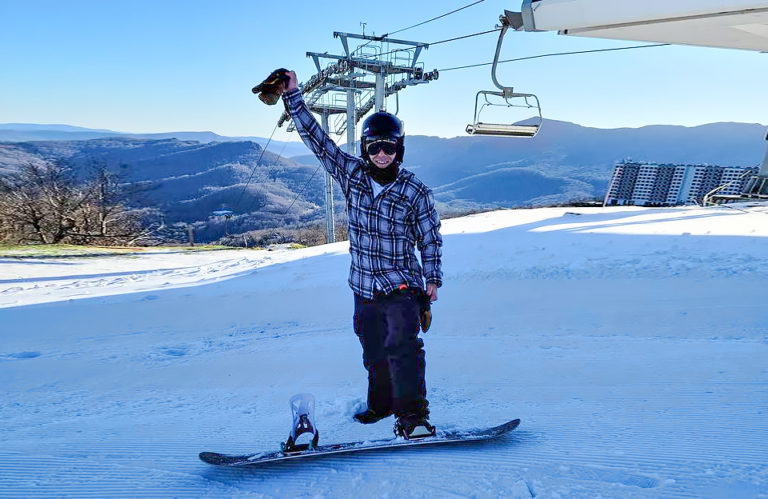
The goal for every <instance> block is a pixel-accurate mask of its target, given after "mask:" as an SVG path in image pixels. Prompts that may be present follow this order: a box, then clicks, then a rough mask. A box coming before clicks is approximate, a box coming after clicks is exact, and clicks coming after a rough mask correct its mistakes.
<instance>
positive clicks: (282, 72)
mask: <svg viewBox="0 0 768 499" xmlns="http://www.w3.org/2000/svg"><path fill="white" fill-rule="evenodd" d="M288 80H289V78H288V70H287V69H285V68H280V69H276V70H274V71H272V72H271V73H270V74H269V76H267V78H266V79H265V80H264V81H262V82H261V83H259V84H258V85H256V86H255V87H253V90H252V92H253V93H254V94H258V96H259V99H260V100H261V102H263V103H264V104H268V105H270V106H273V105H275V104H277V101H278V100H279V99H280V96H281V95H282V93H283V90H284V89H285V86H284V85H285V84H286V83H288Z"/></svg>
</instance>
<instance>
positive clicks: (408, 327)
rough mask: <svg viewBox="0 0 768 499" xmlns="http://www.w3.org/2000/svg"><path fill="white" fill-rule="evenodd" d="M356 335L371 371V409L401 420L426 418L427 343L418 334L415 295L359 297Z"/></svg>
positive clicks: (369, 380) (356, 312)
mask: <svg viewBox="0 0 768 499" xmlns="http://www.w3.org/2000/svg"><path fill="white" fill-rule="evenodd" d="M354 324H355V334H357V337H358V338H359V340H360V344H361V345H362V346H363V365H364V366H365V369H366V370H367V371H368V408H369V409H373V410H374V411H376V412H378V413H380V414H383V413H387V412H389V411H392V412H394V413H395V415H396V416H405V415H419V416H427V415H428V414H429V410H428V409H427V406H428V405H429V402H427V398H426V397H427V389H426V384H425V382H424V368H425V365H426V364H425V360H424V342H423V341H422V339H421V338H419V337H418V334H419V303H418V300H417V298H416V296H415V295H414V293H413V292H412V291H411V290H404V291H395V292H394V293H391V294H388V295H384V294H377V295H376V296H375V297H374V299H373V300H366V299H364V298H362V297H361V296H358V295H355V317H354Z"/></svg>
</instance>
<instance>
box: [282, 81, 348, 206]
mask: <svg viewBox="0 0 768 499" xmlns="http://www.w3.org/2000/svg"><path fill="white" fill-rule="evenodd" d="M283 102H285V107H286V109H287V110H288V113H289V114H290V115H291V118H293V123H294V125H295V126H296V131H298V132H299V136H301V140H302V141H303V142H304V144H306V146H307V147H309V149H310V150H311V151H312V152H313V153H314V154H315V156H317V159H318V160H319V161H320V163H321V164H322V165H323V167H324V168H325V169H326V170H327V171H328V173H330V174H331V176H332V177H333V178H334V179H335V180H336V181H337V182H339V184H340V185H341V188H342V191H344V192H346V191H347V180H348V178H349V175H350V174H351V173H352V170H354V168H355V167H356V166H357V165H358V164H359V163H360V159H359V158H357V157H355V156H352V155H351V154H347V153H346V152H344V151H342V150H341V148H339V146H337V145H336V143H335V142H334V141H333V139H331V138H330V137H329V136H328V134H327V133H325V131H324V130H323V128H322V127H321V126H320V124H319V123H318V122H317V120H316V119H315V117H314V116H312V112H311V111H310V110H309V108H308V107H307V104H306V103H305V102H304V99H303V98H302V96H301V91H300V90H299V89H294V90H291V91H290V92H286V93H285V94H283Z"/></svg>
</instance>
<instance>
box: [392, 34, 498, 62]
mask: <svg viewBox="0 0 768 499" xmlns="http://www.w3.org/2000/svg"><path fill="white" fill-rule="evenodd" d="M498 31H501V28H494V29H489V30H488V31H480V32H478V33H472V34H471V35H462V36H456V37H453V38H448V39H446V40H439V41H436V42H431V43H429V44H428V45H429V46H430V47H431V46H433V45H440V44H441V43H448V42H455V41H457V40H463V39H465V38H471V37H473V36H480V35H487V34H488V33H496V32H498ZM407 50H413V48H412V47H409V48H403V49H395V50H392V51H391V52H384V53H382V54H379V57H381V56H384V55H389V54H394V53H395V52H404V51H407Z"/></svg>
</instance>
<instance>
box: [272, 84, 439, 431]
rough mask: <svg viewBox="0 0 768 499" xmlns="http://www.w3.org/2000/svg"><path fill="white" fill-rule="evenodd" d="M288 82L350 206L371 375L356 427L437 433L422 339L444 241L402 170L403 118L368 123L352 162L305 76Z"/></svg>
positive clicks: (307, 131) (356, 285)
mask: <svg viewBox="0 0 768 499" xmlns="http://www.w3.org/2000/svg"><path fill="white" fill-rule="evenodd" d="M284 74H285V78H284V80H285V82H284V83H283V84H282V86H281V88H280V91H281V92H280V93H281V94H282V97H283V102H284V103H285V107H286V109H287V110H288V112H289V113H290V115H291V117H292V118H293V122H294V124H295V126H296V130H297V131H298V132H299V135H300V136H301V139H302V140H303V141H304V143H305V144H306V145H307V147H309V148H310V149H311V150H312V152H314V153H315V155H316V156H317V158H318V159H319V160H320V163H321V164H322V165H323V167H324V168H325V169H326V170H327V171H328V172H329V173H330V174H331V176H332V177H333V178H334V179H335V180H336V181H337V182H338V183H339V185H340V186H341V190H342V192H343V193H344V196H345V198H346V202H347V214H348V217H349V222H348V224H349V225H348V233H349V252H350V254H351V257H352V264H351V269H350V275H349V285H350V287H351V288H352V291H353V292H354V303H355V313H354V330H355V334H357V336H358V339H359V340H360V343H361V345H362V347H363V365H364V366H365V368H366V370H367V371H368V406H367V409H366V410H364V411H362V412H359V413H358V414H356V415H355V419H356V420H357V421H359V422H361V423H363V424H370V423H375V422H376V421H379V420H381V419H384V418H386V417H389V416H390V415H392V414H394V415H395V416H396V422H395V433H396V434H397V435H399V436H402V437H404V438H406V439H410V438H418V437H424V436H428V435H434V434H435V428H434V426H432V425H431V424H430V422H429V419H428V416H429V409H428V404H429V403H428V401H427V398H426V385H425V382H424V369H425V360H424V342H423V341H422V340H421V338H419V337H418V334H419V327H420V325H421V328H422V329H423V330H424V331H425V332H426V329H427V328H428V327H429V321H430V319H431V317H430V315H429V313H428V312H427V310H428V307H429V303H430V302H433V301H435V300H437V288H439V287H440V286H441V284H442V272H441V255H442V250H441V247H442V237H441V235H440V219H439V217H438V215H437V212H436V210H435V204H434V199H433V197H432V192H431V190H430V189H429V188H428V187H427V186H425V185H424V184H423V183H422V182H421V181H420V180H419V179H417V178H416V176H415V175H414V174H413V173H411V172H409V171H407V170H405V169H403V168H400V164H401V163H402V161H403V153H404V151H405V147H404V138H405V133H404V129H403V124H402V122H401V121H400V119H398V118H397V117H396V116H394V115H392V114H389V113H387V112H377V113H374V114H373V115H371V116H370V117H368V118H367V119H366V120H365V122H364V123H363V127H362V134H361V139H360V152H361V157H359V158H358V157H356V156H353V155H350V154H347V153H346V152H344V151H342V150H341V149H340V148H339V147H338V146H337V145H336V144H335V143H334V141H333V140H332V139H331V138H330V137H329V136H328V135H327V134H326V133H325V132H324V131H323V129H322V128H321V127H320V125H319V124H318V123H317V121H316V120H315V118H314V117H313V116H312V113H311V112H310V111H309V109H308V107H307V105H306V103H305V102H304V99H303V98H302V95H301V91H300V90H299V89H298V85H297V80H296V74H295V73H294V72H293V71H286V72H285V73H284ZM415 247H418V249H419V252H420V253H421V265H420V264H419V262H418V260H417V258H416V256H415V254H414V253H415V252H414V249H415ZM425 280H426V289H425V286H424V281H425ZM422 300H423V302H426V306H422V305H421V303H422Z"/></svg>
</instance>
